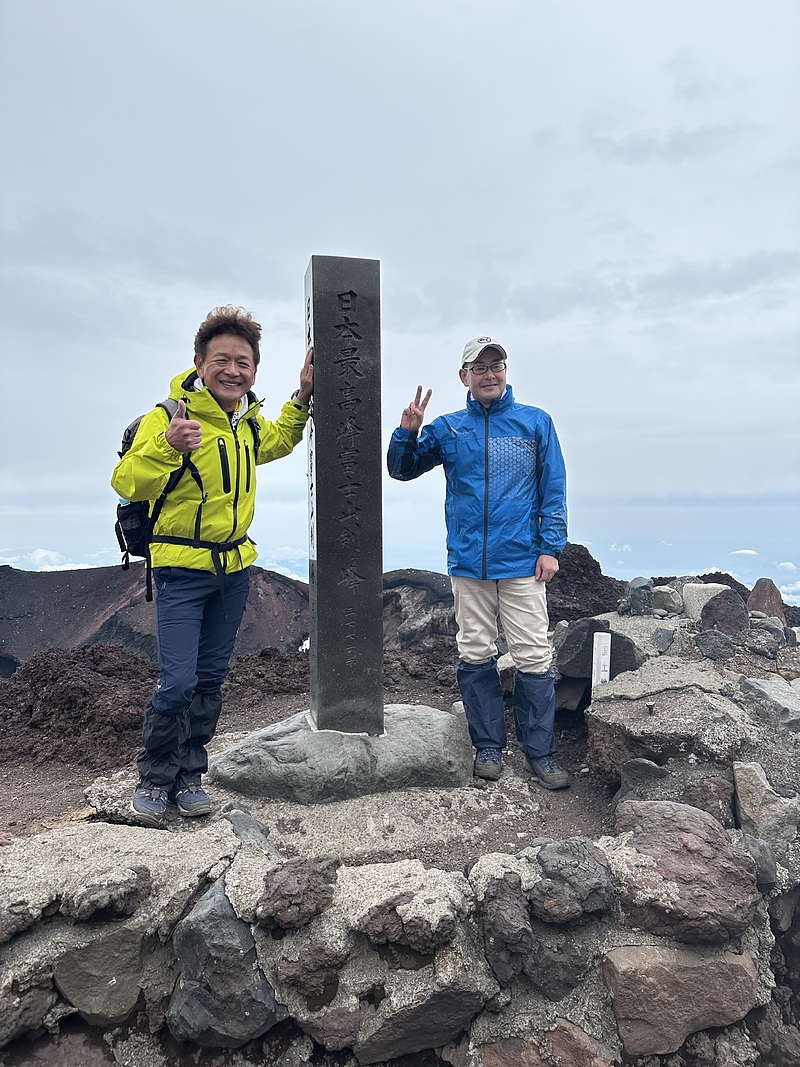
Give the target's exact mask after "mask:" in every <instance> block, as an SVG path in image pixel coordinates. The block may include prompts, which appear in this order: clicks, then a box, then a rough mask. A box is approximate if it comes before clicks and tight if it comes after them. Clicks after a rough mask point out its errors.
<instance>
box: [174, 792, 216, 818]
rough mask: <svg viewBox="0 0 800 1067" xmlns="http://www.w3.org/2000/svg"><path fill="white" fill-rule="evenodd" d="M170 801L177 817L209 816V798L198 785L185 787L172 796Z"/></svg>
mask: <svg viewBox="0 0 800 1067" xmlns="http://www.w3.org/2000/svg"><path fill="white" fill-rule="evenodd" d="M170 800H172V802H173V803H174V805H175V807H176V808H177V809H178V814H179V815H210V814H211V808H212V806H213V805H212V803H211V797H210V796H209V795H208V793H207V792H206V791H205V789H203V787H202V786H200V785H185V786H182V787H181V788H180V789H177V790H176V791H175V793H173V794H172V796H171V797H170Z"/></svg>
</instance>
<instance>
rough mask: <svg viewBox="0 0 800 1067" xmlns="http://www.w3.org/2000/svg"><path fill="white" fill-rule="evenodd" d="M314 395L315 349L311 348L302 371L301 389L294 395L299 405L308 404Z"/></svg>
mask: <svg viewBox="0 0 800 1067" xmlns="http://www.w3.org/2000/svg"><path fill="white" fill-rule="evenodd" d="M313 395H314V349H313V348H309V350H308V352H306V358H305V362H304V363H303V367H302V369H301V371H300V388H299V389H298V390H297V392H296V393H295V394H294V399H295V400H296V401H297V403H298V404H308V402H309V400H310V399H311V397H312V396H313Z"/></svg>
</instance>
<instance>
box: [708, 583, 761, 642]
mask: <svg viewBox="0 0 800 1067" xmlns="http://www.w3.org/2000/svg"><path fill="white" fill-rule="evenodd" d="M706 588H709V586H706ZM699 622H700V629H701V630H720V631H721V632H722V633H724V634H727V635H728V637H737V636H738V635H739V634H741V633H742V632H743V631H745V630H746V629H747V627H748V625H749V623H750V616H749V615H748V614H747V608H746V607H745V604H744V601H743V600H742V598H741V597H740V596H739V594H738V593H736V592H734V590H733V589H725V590H723V591H722V592H721V593H717V595H716V596H712V597H711V599H710V600H707V601H706V603H705V604H704V605H703V608H702V610H701V612H700V620H699Z"/></svg>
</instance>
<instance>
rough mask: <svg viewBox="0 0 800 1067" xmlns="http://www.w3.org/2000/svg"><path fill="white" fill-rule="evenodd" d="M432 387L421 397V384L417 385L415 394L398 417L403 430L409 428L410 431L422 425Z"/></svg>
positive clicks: (414, 431)
mask: <svg viewBox="0 0 800 1067" xmlns="http://www.w3.org/2000/svg"><path fill="white" fill-rule="evenodd" d="M432 392H433V390H432V389H429V390H428V391H427V393H426V394H425V399H424V400H423V399H422V386H421V385H418V386H417V395H416V396H415V397H414V399H413V400H412V401H411V403H410V404H409V405H408V407H407V408H405V410H404V411H403V414H402V416H401V418H400V426H401V427H402V429H404V430H410V431H411V432H412V433H416V431H417V430H418V429H419V428H420V426H421V425H422V423H423V421H424V419H425V408H426V407H427V406H428V401H429V400H430V398H431V393H432Z"/></svg>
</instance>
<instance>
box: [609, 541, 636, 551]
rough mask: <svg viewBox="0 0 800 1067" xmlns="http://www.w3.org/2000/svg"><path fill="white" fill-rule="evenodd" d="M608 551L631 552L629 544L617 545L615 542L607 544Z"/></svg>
mask: <svg viewBox="0 0 800 1067" xmlns="http://www.w3.org/2000/svg"><path fill="white" fill-rule="evenodd" d="M608 551H609V552H633V549H632V548H631V546H630V545H618V544H617V543H616V542H615V543H614V544H613V545H609V546H608Z"/></svg>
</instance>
